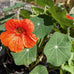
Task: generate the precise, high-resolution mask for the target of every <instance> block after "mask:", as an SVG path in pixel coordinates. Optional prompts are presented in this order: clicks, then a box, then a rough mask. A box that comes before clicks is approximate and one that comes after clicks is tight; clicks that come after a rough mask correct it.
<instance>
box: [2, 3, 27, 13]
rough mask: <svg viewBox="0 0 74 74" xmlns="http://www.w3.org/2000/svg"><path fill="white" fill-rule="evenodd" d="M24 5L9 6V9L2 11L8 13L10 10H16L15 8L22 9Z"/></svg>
mask: <svg viewBox="0 0 74 74" xmlns="http://www.w3.org/2000/svg"><path fill="white" fill-rule="evenodd" d="M25 5H26V4H22V3H15V5H14V6H10V7H9V8H3V11H5V12H7V11H10V10H12V9H16V8H20V7H23V6H25Z"/></svg>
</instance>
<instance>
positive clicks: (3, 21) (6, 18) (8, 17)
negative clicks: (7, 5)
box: [0, 14, 14, 33]
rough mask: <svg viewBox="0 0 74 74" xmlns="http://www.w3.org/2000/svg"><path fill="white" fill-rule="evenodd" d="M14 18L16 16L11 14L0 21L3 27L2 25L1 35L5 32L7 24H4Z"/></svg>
mask: <svg viewBox="0 0 74 74" xmlns="http://www.w3.org/2000/svg"><path fill="white" fill-rule="evenodd" d="M13 16H14V14H10V15H6V16H4V17H3V18H1V19H0V23H1V25H0V33H1V32H3V31H5V26H4V25H5V24H4V23H5V22H6V21H7V20H9V19H12V17H13Z"/></svg>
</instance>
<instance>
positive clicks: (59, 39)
mask: <svg viewBox="0 0 74 74" xmlns="http://www.w3.org/2000/svg"><path fill="white" fill-rule="evenodd" d="M44 53H45V55H46V56H47V62H49V63H51V64H52V65H54V66H60V65H62V64H63V63H65V62H66V61H67V60H68V59H69V58H70V54H71V43H70V41H69V39H68V37H67V36H66V35H64V34H61V33H58V32H56V33H54V35H53V36H52V37H51V39H50V40H49V41H48V42H47V44H46V46H45V48H44Z"/></svg>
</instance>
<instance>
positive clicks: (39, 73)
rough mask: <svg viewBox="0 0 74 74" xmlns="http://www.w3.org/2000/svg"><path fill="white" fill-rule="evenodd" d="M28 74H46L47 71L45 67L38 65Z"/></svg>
mask: <svg viewBox="0 0 74 74" xmlns="http://www.w3.org/2000/svg"><path fill="white" fill-rule="evenodd" d="M30 74H48V71H47V69H46V67H44V66H42V65H38V66H36V67H35V68H34V69H33V70H32V71H31V72H30Z"/></svg>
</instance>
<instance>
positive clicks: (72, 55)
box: [61, 52, 74, 74]
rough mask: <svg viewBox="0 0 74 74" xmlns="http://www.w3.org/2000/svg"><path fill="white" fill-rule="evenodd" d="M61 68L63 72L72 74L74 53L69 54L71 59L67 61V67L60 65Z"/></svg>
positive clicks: (73, 73) (73, 72)
mask: <svg viewBox="0 0 74 74" xmlns="http://www.w3.org/2000/svg"><path fill="white" fill-rule="evenodd" d="M61 68H62V69H63V70H66V71H68V72H70V73H71V74H74V52H73V53H71V57H70V59H69V61H68V65H62V67H61Z"/></svg>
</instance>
